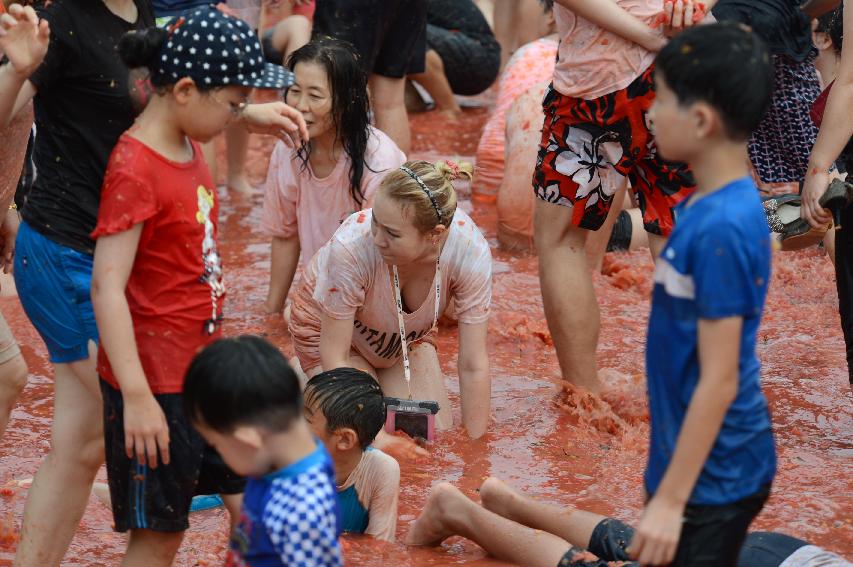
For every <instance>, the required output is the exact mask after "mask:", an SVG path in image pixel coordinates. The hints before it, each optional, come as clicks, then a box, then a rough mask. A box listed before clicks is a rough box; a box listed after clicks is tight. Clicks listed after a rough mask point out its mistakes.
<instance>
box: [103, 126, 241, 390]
mask: <svg viewBox="0 0 853 567" xmlns="http://www.w3.org/2000/svg"><path fill="white" fill-rule="evenodd" d="M192 148H193V153H194V157H193V159H192V160H191V161H189V162H187V163H176V162H173V161H170V160H168V159H166V158H165V157H163V156H162V155H160V154H158V153H157V152H155V151H154V150H152V149H151V148H149V147H148V146H146V145H145V144H143V143H142V142H140V141H139V140H137V139H136V138H133V137H132V136H130V135H128V134H124V135H123V136H122V137H121V138H120V139H119V142H118V144H117V145H116V147H115V149H114V150H113V152H112V155H111V156H110V161H109V164H108V166H107V172H106V175H105V177H104V186H103V188H102V190H101V206H100V210H99V212H98V225H97V227H96V228H95V231H94V232H93V233H92V238H94V239H96V240H97V239H98V238H99V237H101V236H105V235H110V234H117V233H120V232H124V231H126V230H129V229H130V228H132V227H133V226H134V225H136V224H137V223H144V224H143V227H142V234H141V236H140V239H139V246H138V248H137V251H136V259H135V260H134V262H133V269H132V270H131V273H130V277H129V279H128V281H127V288H126V291H125V294H126V296H127V302H128V305H129V306H130V314H131V316H132V318H133V330H134V334H135V336H136V347H137V350H138V351H139V358H140V360H141V361H142V368H143V369H144V370H145V376H146V377H147V378H148V384H149V386H150V387H151V391H152V392H153V393H155V394H175V393H180V392H181V391H182V390H183V384H184V374H185V373H186V370H187V367H188V366H189V364H190V361H191V360H192V358H193V356H194V355H195V354H196V352H198V350H199V349H201V348H202V347H204V346H205V345H207V344H208V343H210V342H211V341H212V340H214V339H216V338H217V337H218V336H219V334H220V322H221V318H222V303H223V300H224V298H225V288H224V285H223V282H222V265H221V262H220V257H219V251H218V245H217V241H216V234H217V215H218V213H219V205H218V202H217V198H216V186H215V185H214V183H213V179H212V177H211V175H210V171H209V170H208V168H207V164H206V163H205V161H204V157H203V156H202V153H201V147H200V146H199V145H198V144H196V143H193V144H192ZM98 372H99V373H100V375H101V377H102V378H103V379H104V380H106V381H107V382H108V383H109V384H111V385H112V386H113V387H115V388H118V387H119V386H118V382H117V381H116V378H115V376H114V374H113V371H112V369H111V368H110V363H109V360H108V359H107V356H106V353H105V352H104V349H103V347H101V348H100V350H99V352H98Z"/></svg>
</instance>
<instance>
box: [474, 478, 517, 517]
mask: <svg viewBox="0 0 853 567" xmlns="http://www.w3.org/2000/svg"><path fill="white" fill-rule="evenodd" d="M520 498H521V495H520V494H518V493H517V492H516V491H515V490H513V489H512V487H510V486H509V485H508V484H507V483H505V482H504V481H502V480H501V479H499V478H497V477H494V476H490V477H489V478H487V479H486V480H485V481H483V484H482V485H481V486H480V501H481V502H482V503H483V508H485V509H486V510H489V511H491V512H494V513H495V514H498V515H499V516H503V517H504V518H507V519H509V520H513V521H515V520H514V518H513V514H512V510H513V506H514V504H515V503H516V502H517V501H518V500H519V499H520Z"/></svg>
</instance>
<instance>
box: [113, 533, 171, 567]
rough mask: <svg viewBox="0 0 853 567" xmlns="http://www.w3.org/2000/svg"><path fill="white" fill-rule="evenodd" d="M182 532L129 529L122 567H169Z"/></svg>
mask: <svg viewBox="0 0 853 567" xmlns="http://www.w3.org/2000/svg"><path fill="white" fill-rule="evenodd" d="M183 538H184V532H155V531H151V530H131V531H130V538H129V539H128V542H127V554H125V556H124V560H123V561H122V562H121V565H122V567H170V566H171V565H172V562H173V561H174V560H175V555H177V553H178V548H179V547H180V546H181V540H182V539H183Z"/></svg>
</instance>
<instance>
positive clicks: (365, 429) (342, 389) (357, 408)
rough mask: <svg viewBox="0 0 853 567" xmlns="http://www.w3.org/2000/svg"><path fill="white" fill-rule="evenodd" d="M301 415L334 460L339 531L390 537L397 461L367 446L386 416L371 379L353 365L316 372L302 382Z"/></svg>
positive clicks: (394, 523) (393, 525)
mask: <svg viewBox="0 0 853 567" xmlns="http://www.w3.org/2000/svg"><path fill="white" fill-rule="evenodd" d="M305 418H306V419H307V420H308V424H309V425H310V426H311V430H312V431H313V432H314V435H316V436H317V438H318V439H320V440H321V441H322V442H323V444H324V445H325V446H326V450H327V451H329V454H330V455H331V456H332V461H333V462H334V463H335V471H336V472H337V484H338V505H339V506H340V509H341V518H342V521H343V526H342V529H343V531H345V532H351V533H359V534H362V533H363V534H367V535H371V536H373V537H375V538H376V539H381V540H384V541H394V537H395V532H396V531H397V500H398V499H399V493H400V465H399V464H398V463H397V461H396V460H394V457H391V456H390V455H386V454H385V453H383V452H382V451H380V450H379V449H375V448H373V447H370V444H371V443H373V440H374V439H375V438H376V435H377V434H378V433H379V431H381V430H382V427H383V426H384V425H385V418H386V411H385V399H384V397H383V396H382V389H381V388H380V387H379V384H378V383H377V382H376V379H375V378H374V377H373V376H371V375H370V374H368V373H367V372H364V371H363V370H356V369H355V368H337V369H335V370H329V371H327V372H322V373H320V374H318V375H316V376H315V377H313V378H312V379H311V380H309V381H308V384H307V385H306V386H305Z"/></svg>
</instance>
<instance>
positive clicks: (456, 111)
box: [436, 106, 462, 121]
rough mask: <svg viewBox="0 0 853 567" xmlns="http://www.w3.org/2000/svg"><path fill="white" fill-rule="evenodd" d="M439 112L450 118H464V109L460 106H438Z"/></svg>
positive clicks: (454, 119)
mask: <svg viewBox="0 0 853 567" xmlns="http://www.w3.org/2000/svg"><path fill="white" fill-rule="evenodd" d="M436 110H438V112H439V113H440V114H441V115H442V116H444V117H445V118H447V119H448V120H453V121H456V120H459V119H460V118H462V109H461V108H459V107H458V106H457V107H455V108H436Z"/></svg>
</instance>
